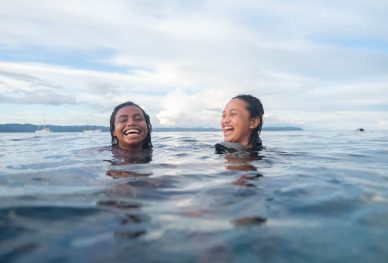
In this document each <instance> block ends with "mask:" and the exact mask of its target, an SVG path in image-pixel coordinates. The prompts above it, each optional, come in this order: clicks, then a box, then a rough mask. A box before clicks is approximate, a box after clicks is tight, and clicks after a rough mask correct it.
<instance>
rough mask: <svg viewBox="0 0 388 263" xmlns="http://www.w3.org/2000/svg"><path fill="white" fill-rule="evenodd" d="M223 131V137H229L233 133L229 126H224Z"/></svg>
mask: <svg viewBox="0 0 388 263" xmlns="http://www.w3.org/2000/svg"><path fill="white" fill-rule="evenodd" d="M223 130H224V135H229V134H231V133H232V132H233V131H234V128H233V127H231V126H225V127H224V129H223Z"/></svg>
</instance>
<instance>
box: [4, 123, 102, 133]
mask: <svg viewBox="0 0 388 263" xmlns="http://www.w3.org/2000/svg"><path fill="white" fill-rule="evenodd" d="M45 127H46V128H49V129H50V131H52V132H83V131H84V130H90V129H100V130H102V131H109V128H108V127H104V126H94V125H93V126H90V125H74V126H60V125H46V126H45ZM39 128H41V126H40V125H34V124H28V123H26V124H18V123H9V124H0V132H35V131H36V130H37V129H39Z"/></svg>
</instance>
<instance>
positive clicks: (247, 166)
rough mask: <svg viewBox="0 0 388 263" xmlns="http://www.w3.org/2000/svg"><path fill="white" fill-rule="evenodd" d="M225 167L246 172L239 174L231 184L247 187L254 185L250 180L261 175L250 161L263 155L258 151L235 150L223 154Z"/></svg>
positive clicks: (257, 159)
mask: <svg viewBox="0 0 388 263" xmlns="http://www.w3.org/2000/svg"><path fill="white" fill-rule="evenodd" d="M224 158H225V168H226V169H227V170H232V171H243V172H247V173H246V174H242V175H240V176H239V177H238V178H237V179H236V180H234V181H233V184H236V185H240V186H247V187H254V186H255V185H254V184H252V183H250V180H252V179H255V178H258V177H262V176H263V175H262V174H261V173H259V172H257V168H256V167H255V166H254V165H253V164H252V162H255V161H259V160H262V159H263V158H264V156H262V155H260V154H259V152H235V153H226V154H224Z"/></svg>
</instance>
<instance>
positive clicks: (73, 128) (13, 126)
mask: <svg viewBox="0 0 388 263" xmlns="http://www.w3.org/2000/svg"><path fill="white" fill-rule="evenodd" d="M40 127H41V126H39V125H35V124H29V123H25V124H20V123H8V124H0V132H35V131H36V130H38V129H39V128H40ZM45 127H46V128H49V129H50V131H51V132H83V131H86V130H91V129H92V130H101V131H102V132H109V131H110V128H109V127H105V126H98V125H92V126H91V125H66V126H61V125H46V126H45ZM152 130H153V131H157V132H180V131H198V132H206V131H221V129H216V128H180V127H175V128H163V127H154V128H153V129H152ZM263 131H303V129H302V128H299V127H292V126H274V127H263Z"/></svg>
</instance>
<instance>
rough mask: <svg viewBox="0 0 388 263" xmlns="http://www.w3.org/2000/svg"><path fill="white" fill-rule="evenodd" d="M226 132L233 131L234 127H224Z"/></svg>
mask: <svg viewBox="0 0 388 263" xmlns="http://www.w3.org/2000/svg"><path fill="white" fill-rule="evenodd" d="M224 130H233V127H230V126H226V127H224Z"/></svg>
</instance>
